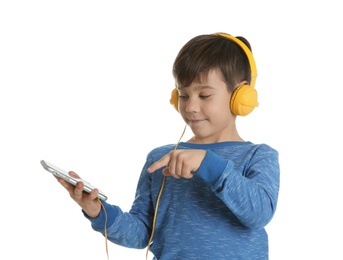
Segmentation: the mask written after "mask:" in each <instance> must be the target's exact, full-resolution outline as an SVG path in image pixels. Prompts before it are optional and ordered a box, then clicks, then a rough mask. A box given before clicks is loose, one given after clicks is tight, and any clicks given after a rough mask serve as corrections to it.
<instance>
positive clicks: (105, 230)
mask: <svg viewBox="0 0 343 260" xmlns="http://www.w3.org/2000/svg"><path fill="white" fill-rule="evenodd" d="M98 201H99V203H100V205H101V207H102V208H103V210H104V213H105V225H104V235H105V245H106V254H107V260H109V259H110V257H109V254H108V240H107V227H106V226H107V211H106V209H105V207H104V205H103V204H102V202H101V200H100V199H99V198H98Z"/></svg>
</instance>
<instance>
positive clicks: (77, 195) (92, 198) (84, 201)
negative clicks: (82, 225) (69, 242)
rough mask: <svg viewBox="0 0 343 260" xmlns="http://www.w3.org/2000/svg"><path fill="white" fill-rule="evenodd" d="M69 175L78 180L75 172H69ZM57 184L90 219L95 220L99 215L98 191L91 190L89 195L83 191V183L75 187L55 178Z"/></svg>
mask: <svg viewBox="0 0 343 260" xmlns="http://www.w3.org/2000/svg"><path fill="white" fill-rule="evenodd" d="M69 175H70V176H72V177H75V178H80V176H79V175H77V174H76V173H75V172H73V171H70V172H69ZM56 179H57V180H58V182H59V183H60V184H61V185H62V186H63V187H64V188H65V189H66V190H67V191H68V192H69V195H70V197H71V198H72V199H73V200H74V201H75V202H76V203H77V204H79V206H80V207H81V208H82V209H83V210H84V211H85V212H86V214H87V215H88V216H89V217H91V218H96V217H97V216H98V215H99V214H100V210H101V204H100V202H99V200H98V198H97V197H98V193H99V191H98V189H93V190H92V192H91V193H87V192H84V191H83V182H82V181H80V182H78V183H77V184H76V186H74V185H72V184H70V183H68V182H66V181H64V180H63V179H61V178H58V177H56Z"/></svg>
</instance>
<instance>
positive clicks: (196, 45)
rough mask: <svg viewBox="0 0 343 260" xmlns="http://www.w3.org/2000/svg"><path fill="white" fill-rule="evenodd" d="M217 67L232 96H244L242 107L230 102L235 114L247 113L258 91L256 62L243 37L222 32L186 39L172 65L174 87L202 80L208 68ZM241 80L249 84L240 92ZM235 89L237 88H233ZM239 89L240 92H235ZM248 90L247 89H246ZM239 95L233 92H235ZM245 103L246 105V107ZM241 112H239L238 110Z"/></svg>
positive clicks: (176, 98) (174, 98) (255, 103)
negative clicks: (255, 87)
mask: <svg viewBox="0 0 343 260" xmlns="http://www.w3.org/2000/svg"><path fill="white" fill-rule="evenodd" d="M213 69H218V70H219V71H220V72H221V74H222V77H223V81H224V82H225V83H226V85H227V89H228V92H229V93H234V94H233V95H232V97H233V98H234V97H236V98H239V102H241V96H243V99H246V97H248V101H246V100H243V103H248V104H243V108H242V106H241V104H240V103H239V104H238V106H236V105H235V104H233V103H234V100H231V101H232V104H231V105H232V109H231V110H237V111H232V112H233V113H234V114H238V115H247V114H249V113H250V112H251V111H252V110H253V108H254V107H256V106H257V105H258V103H257V93H256V90H255V89H254V84H255V77H256V76H257V75H256V74H257V72H256V66H255V61H254V58H253V56H252V53H251V47H250V44H249V42H248V41H247V40H246V39H245V38H243V37H233V36H230V35H227V34H224V33H217V34H210V35H199V36H196V37H194V38H193V39H191V40H190V41H188V42H187V43H186V44H185V45H184V46H183V47H182V48H181V50H180V52H179V53H178V55H177V57H176V59H175V62H174V65H173V76H174V78H175V83H176V88H177V89H179V88H183V87H187V86H189V85H190V84H191V83H192V82H201V81H202V79H203V78H204V77H205V78H206V77H207V75H208V73H209V71H210V70H213ZM241 82H247V83H248V84H250V86H249V85H248V86H246V85H244V86H243V87H247V88H245V89H243V90H242V91H241V90H239V88H240V87H241V86H239V84H241ZM236 88H237V89H236ZM235 89H236V90H239V91H235ZM245 90H247V92H246V91H245ZM236 92H237V93H239V95H236V94H237V93H236ZM177 95H178V92H177V90H176V89H175V90H174V91H173V97H172V99H173V100H171V103H172V104H173V105H174V106H175V108H176V109H177V100H178V96H177ZM246 105H248V107H247V108H246V107H245V106H246ZM242 109H243V110H244V111H241V110H242Z"/></svg>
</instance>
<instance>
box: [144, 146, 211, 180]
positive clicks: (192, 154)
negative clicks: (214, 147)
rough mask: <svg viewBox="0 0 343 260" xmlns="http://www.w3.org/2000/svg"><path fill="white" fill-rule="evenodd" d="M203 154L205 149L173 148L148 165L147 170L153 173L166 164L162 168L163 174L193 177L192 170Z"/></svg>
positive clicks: (175, 176) (198, 163)
mask: <svg viewBox="0 0 343 260" xmlns="http://www.w3.org/2000/svg"><path fill="white" fill-rule="evenodd" d="M205 155H206V150H173V151H171V152H170V153H168V154H166V155H165V156H163V157H162V158H161V159H160V160H158V161H157V162H155V163H153V164H152V165H150V167H149V168H148V169H147V171H148V172H149V173H153V172H154V171H156V170H158V169H160V168H161V167H164V166H166V168H165V169H163V175H165V176H173V177H174V178H177V179H179V178H186V179H190V178H192V177H193V172H196V171H197V170H198V169H199V167H200V164H201V162H202V160H203V159H204V157H205Z"/></svg>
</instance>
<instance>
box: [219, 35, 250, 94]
mask: <svg viewBox="0 0 343 260" xmlns="http://www.w3.org/2000/svg"><path fill="white" fill-rule="evenodd" d="M214 35H218V36H222V37H224V38H227V39H229V40H231V41H233V42H235V43H236V44H237V45H238V46H239V47H241V49H243V51H244V53H245V55H246V56H247V58H248V61H249V64H250V71H251V80H250V84H249V85H250V86H251V87H255V83H256V77H257V68H256V63H255V59H254V56H253V55H252V53H251V51H250V49H249V48H248V46H246V44H245V43H244V42H242V41H241V40H240V39H238V38H236V37H234V36H231V35H230V34H226V33H214Z"/></svg>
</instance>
